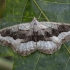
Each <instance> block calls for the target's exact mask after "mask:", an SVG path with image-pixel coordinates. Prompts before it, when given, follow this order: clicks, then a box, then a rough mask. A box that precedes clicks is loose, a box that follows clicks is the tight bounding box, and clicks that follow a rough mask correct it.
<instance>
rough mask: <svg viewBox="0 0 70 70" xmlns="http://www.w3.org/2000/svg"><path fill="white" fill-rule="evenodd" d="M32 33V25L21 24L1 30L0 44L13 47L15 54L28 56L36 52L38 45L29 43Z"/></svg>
mask: <svg viewBox="0 0 70 70" xmlns="http://www.w3.org/2000/svg"><path fill="white" fill-rule="evenodd" d="M30 33H32V32H31V30H30V24H29V23H26V24H19V25H15V26H11V27H7V28H4V29H1V30H0V44H1V45H3V46H9V47H11V48H12V49H13V50H14V51H15V52H17V53H19V54H21V55H23V56H26V55H28V54H30V53H31V52H34V51H35V50H36V43H35V42H33V41H28V39H29V38H28V35H29V34H30Z"/></svg>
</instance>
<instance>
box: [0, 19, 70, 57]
mask: <svg viewBox="0 0 70 70" xmlns="http://www.w3.org/2000/svg"><path fill="white" fill-rule="evenodd" d="M68 41H70V24H63V23H57V22H38V21H37V20H36V19H35V18H34V19H33V20H32V22H30V23H22V24H18V25H14V26H11V27H7V28H3V29H1V30H0V44H1V45H3V46H9V47H11V48H12V49H13V50H14V51H15V52H16V53H18V54H21V55H22V56H27V55H29V54H31V53H32V52H34V51H35V50H39V51H40V52H43V53H46V54H53V53H54V52H55V51H57V50H58V49H60V47H61V45H62V44H63V43H65V42H68Z"/></svg>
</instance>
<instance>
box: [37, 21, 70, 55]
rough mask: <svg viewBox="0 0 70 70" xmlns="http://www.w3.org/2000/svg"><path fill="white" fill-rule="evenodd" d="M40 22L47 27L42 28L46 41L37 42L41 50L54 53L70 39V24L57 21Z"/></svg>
mask: <svg viewBox="0 0 70 70" xmlns="http://www.w3.org/2000/svg"><path fill="white" fill-rule="evenodd" d="M39 23H40V24H42V25H44V26H45V29H43V30H41V32H42V33H44V34H43V37H44V39H45V41H39V42H37V47H38V50H39V51H41V52H44V53H46V54H52V53H54V52H55V51H57V50H58V49H60V47H61V45H62V44H63V43H64V42H67V41H70V24H63V23H56V22H39ZM43 31H44V32H43ZM47 38H48V39H47Z"/></svg>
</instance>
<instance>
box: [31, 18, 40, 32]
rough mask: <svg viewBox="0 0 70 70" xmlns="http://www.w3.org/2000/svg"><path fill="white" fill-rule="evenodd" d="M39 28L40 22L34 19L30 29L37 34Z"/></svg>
mask: <svg viewBox="0 0 70 70" xmlns="http://www.w3.org/2000/svg"><path fill="white" fill-rule="evenodd" d="M38 26H39V22H38V21H37V20H36V18H35V17H34V18H33V20H32V22H31V24H30V28H31V29H33V31H35V32H37V31H38Z"/></svg>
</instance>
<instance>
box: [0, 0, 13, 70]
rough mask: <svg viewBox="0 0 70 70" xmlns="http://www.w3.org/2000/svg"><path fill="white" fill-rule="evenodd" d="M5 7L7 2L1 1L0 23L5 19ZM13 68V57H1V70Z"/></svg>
mask: <svg viewBox="0 0 70 70" xmlns="http://www.w3.org/2000/svg"><path fill="white" fill-rule="evenodd" d="M5 7H6V2H5V0H0V21H1V19H2V17H3V14H4V11H5ZM12 68H13V57H11V56H6V57H0V70H12Z"/></svg>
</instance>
